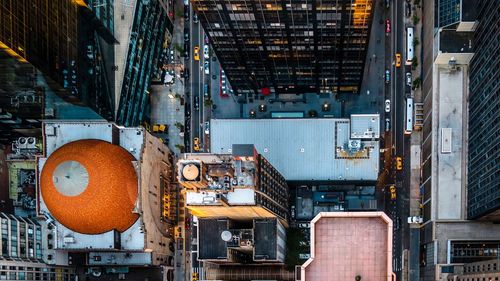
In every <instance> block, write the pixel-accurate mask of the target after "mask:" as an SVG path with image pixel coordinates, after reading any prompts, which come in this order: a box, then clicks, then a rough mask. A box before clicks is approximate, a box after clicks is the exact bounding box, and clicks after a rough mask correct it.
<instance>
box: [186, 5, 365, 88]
mask: <svg viewBox="0 0 500 281" xmlns="http://www.w3.org/2000/svg"><path fill="white" fill-rule="evenodd" d="M191 2H192V3H193V6H194V9H195V11H196V13H198V17H199V18H200V21H201V22H202V24H203V27H204V29H205V31H206V32H207V34H208V36H209V38H210V42H211V44H212V47H213V48H214V50H215V52H216V54H217V57H218V58H219V60H220V62H221V65H222V67H223V69H224V71H225V73H226V75H227V77H228V78H229V80H230V83H231V85H232V87H233V89H234V90H235V91H236V92H237V93H239V94H247V95H251V94H258V93H260V92H261V91H264V89H265V91H266V92H267V91H269V92H271V93H273V92H274V93H277V94H282V93H295V94H302V93H321V92H334V93H338V92H346V93H357V92H358V91H359V89H360V85H361V80H362V76H363V69H364V61H365V58H366V50H367V47H368V38H369V31H370V28H371V22H372V11H373V10H372V8H373V7H372V5H373V4H372V1H371V0H355V1H351V0H302V1H290V2H288V1H274V0H262V1H248V0H236V1H227V0H223V1H208V0H193V1H191Z"/></svg>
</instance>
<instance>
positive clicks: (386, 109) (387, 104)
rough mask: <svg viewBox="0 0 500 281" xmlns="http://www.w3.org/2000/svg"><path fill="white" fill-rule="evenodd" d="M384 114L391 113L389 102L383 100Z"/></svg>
mask: <svg viewBox="0 0 500 281" xmlns="http://www.w3.org/2000/svg"><path fill="white" fill-rule="evenodd" d="M385 112H391V101H390V100H385Z"/></svg>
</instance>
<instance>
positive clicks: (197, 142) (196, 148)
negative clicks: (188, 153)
mask: <svg viewBox="0 0 500 281" xmlns="http://www.w3.org/2000/svg"><path fill="white" fill-rule="evenodd" d="M193 149H194V151H200V138H197V137H196V138H194V139H193Z"/></svg>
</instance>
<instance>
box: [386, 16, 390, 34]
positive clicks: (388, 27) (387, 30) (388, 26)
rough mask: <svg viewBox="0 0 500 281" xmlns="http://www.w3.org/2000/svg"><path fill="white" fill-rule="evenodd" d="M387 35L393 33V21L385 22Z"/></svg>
mask: <svg viewBox="0 0 500 281" xmlns="http://www.w3.org/2000/svg"><path fill="white" fill-rule="evenodd" d="M385 33H391V20H390V19H386V20H385Z"/></svg>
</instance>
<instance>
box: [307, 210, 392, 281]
mask: <svg viewBox="0 0 500 281" xmlns="http://www.w3.org/2000/svg"><path fill="white" fill-rule="evenodd" d="M357 275H360V276H361V278H362V279H361V280H362V281H390V280H392V275H393V273H392V221H391V219H389V217H387V215H385V214H384V213H383V212H327V213H319V214H318V215H317V216H316V217H315V218H314V219H313V220H312V221H311V258H310V259H309V260H307V261H306V262H305V263H304V264H303V265H302V267H301V280H302V281H319V280H322V281H349V280H353V281H354V280H355V278H356V276H357Z"/></svg>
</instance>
